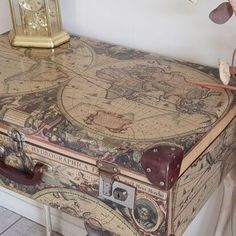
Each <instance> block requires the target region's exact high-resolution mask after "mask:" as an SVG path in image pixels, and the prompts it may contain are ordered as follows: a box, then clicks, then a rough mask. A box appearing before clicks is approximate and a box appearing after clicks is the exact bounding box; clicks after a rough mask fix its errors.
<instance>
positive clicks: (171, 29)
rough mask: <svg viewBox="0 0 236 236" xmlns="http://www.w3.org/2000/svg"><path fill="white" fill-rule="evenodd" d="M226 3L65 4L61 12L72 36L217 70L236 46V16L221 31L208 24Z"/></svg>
mask: <svg viewBox="0 0 236 236" xmlns="http://www.w3.org/2000/svg"><path fill="white" fill-rule="evenodd" d="M223 1H224V0H199V3H198V4H197V5H194V4H191V3H190V2H189V1H187V0H61V5H62V6H61V10H62V13H63V21H64V26H65V29H67V30H68V31H69V32H72V33H77V34H81V35H86V36H90V37H94V38H98V39H102V40H105V41H108V42H114V43H117V44H121V45H126V46H130V47H134V48H139V49H143V50H146V51H151V52H157V53H160V54H163V55H171V56H173V57H177V58H182V59H188V60H191V61H196V62H200V63H204V64H211V65H216V64H217V59H218V57H223V58H226V59H228V60H229V61H231V55H232V51H233V49H234V47H236V17H234V18H232V19H230V22H228V23H227V24H225V25H221V26H219V25H215V24H213V23H212V22H211V21H210V20H209V19H208V14H209V12H210V11H211V10H212V9H214V8H215V7H216V6H217V5H218V4H219V3H221V2H223Z"/></svg>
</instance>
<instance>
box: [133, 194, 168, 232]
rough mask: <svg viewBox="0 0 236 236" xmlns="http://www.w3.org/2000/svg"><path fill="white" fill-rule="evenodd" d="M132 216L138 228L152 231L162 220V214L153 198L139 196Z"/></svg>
mask: <svg viewBox="0 0 236 236" xmlns="http://www.w3.org/2000/svg"><path fill="white" fill-rule="evenodd" d="M133 218H134V220H135V223H136V224H137V225H138V226H139V227H140V228H142V229H144V230H145V231H147V232H154V231H156V230H157V229H158V227H159V226H160V224H161V223H162V222H163V219H164V214H163V212H162V211H161V209H160V208H159V206H158V205H157V203H156V202H154V200H151V199H147V198H145V196H140V197H138V198H137V200H136V203H135V206H134V210H133Z"/></svg>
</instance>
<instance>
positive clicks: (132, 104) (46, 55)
mask: <svg viewBox="0 0 236 236" xmlns="http://www.w3.org/2000/svg"><path fill="white" fill-rule="evenodd" d="M215 77H216V76H215V70H212V69H210V68H207V67H202V66H199V65H195V64H190V63H184V62H180V61H176V60H173V59H169V58H164V57H160V56H157V55H151V54H149V53H145V52H140V51H137V50H132V49H127V48H123V47H119V46H114V45H111V44H106V43H101V42H98V41H94V40H90V39H87V38H80V37H72V38H71V41H70V43H67V44H64V45H62V46H61V47H59V48H56V49H53V50H48V49H47V50H45V49H24V48H12V47H11V46H10V45H9V43H8V38H7V36H6V35H3V36H0V120H1V122H0V123H1V124H0V126H4V125H5V127H7V128H8V129H10V128H11V127H16V128H17V130H21V131H22V132H23V133H24V134H26V136H29V137H32V140H37V142H38V143H39V142H40V141H41V144H45V145H47V150H46V148H45V147H44V145H41V146H40V145H38V143H37V145H35V146H32V145H31V144H29V143H26V144H25V145H24V151H25V152H26V155H28V156H29V157H30V158H31V159H32V160H34V161H36V160H38V161H42V159H43V158H44V159H43V161H44V162H46V164H47V165H48V166H49V167H52V168H49V169H48V170H47V171H46V172H45V173H44V175H43V179H42V182H41V183H40V184H38V185H36V186H28V187H27V186H24V185H20V184H17V183H16V182H14V181H11V180H9V179H7V178H5V177H1V180H0V184H1V185H3V186H6V187H9V188H11V189H12V190H14V191H18V192H20V193H21V194H25V195H26V196H28V197H31V198H33V199H35V200H37V201H40V202H42V203H44V204H48V205H50V206H52V207H55V208H59V209H60V210H62V211H65V212H67V213H69V214H71V215H73V216H76V217H77V218H80V219H83V220H85V222H86V223H85V227H86V230H87V231H88V235H89V236H94V235H107V236H116V235H120V236H123V235H127V236H128V235H130V236H134V235H135V236H136V235H137V236H140V235H141V236H154V235H155V236H164V235H166V234H167V228H168V227H169V225H168V224H170V222H168V220H169V215H170V209H169V206H168V203H169V202H168V201H169V194H168V193H167V192H163V191H159V190H158V189H157V188H155V186H152V185H150V184H148V183H142V182H140V181H139V180H137V179H132V173H133V172H136V173H138V175H140V173H142V172H143V169H142V167H141V164H140V159H141V157H142V152H143V150H145V149H147V148H149V147H151V146H153V145H155V144H158V143H163V142H164V143H166V142H167V143H171V144H177V145H180V146H182V147H183V149H184V151H185V153H187V152H188V151H189V150H190V149H191V148H192V147H194V146H195V145H197V142H198V141H199V140H200V139H201V138H202V137H203V136H204V135H205V134H206V133H207V132H208V131H209V130H211V128H212V127H213V126H214V125H215V124H216V123H217V122H218V121H219V120H220V119H221V118H222V117H223V116H224V115H225V114H226V113H227V112H228V111H229V110H230V108H231V105H232V103H233V96H232V94H231V93H230V92H227V91H225V90H222V89H219V90H211V89H208V88H204V87H198V86H196V85H193V84H192V83H191V82H194V81H197V82H212V83H218V82H219V81H217V79H215ZM228 130H230V131H227V132H228V133H229V135H228V136H229V137H230V138H228V139H229V140H230V141H229V142H227V143H230V142H231V137H232V135H231V134H232V132H231V131H232V130H233V129H231V128H230V129H228ZM226 136H227V135H225V136H223V134H222V135H221V136H220V140H222V139H224V137H226ZM228 136H227V137H228ZM0 140H1V142H3V141H4V140H5V141H6V142H7V141H8V140H7V137H6V135H5V136H4V134H2V133H1V134H0ZM218 144H219V143H218V141H216V143H215V145H214V147H213V148H212V149H211V150H210V151H211V152H213V151H214V149H215V150H218V149H217V148H215V147H221V146H220V145H218ZM55 147H57V150H58V149H59V150H60V153H58V152H56V151H55V150H54V148H55ZM230 147H231V146H230ZM230 147H229V149H230ZM223 149H224V146H222V150H223ZM227 150H228V149H227ZM65 151H67V153H68V152H71V153H73V155H74V156H75V153H78V154H84V155H83V156H82V157H83V159H82V160H80V159H79V158H77V159H76V158H74V156H73V158H71V156H69V155H67V156H66V155H64V153H63V152H65ZM218 151H219V150H218ZM219 153H220V151H219V152H217V153H216V154H217V155H215V156H216V157H217V156H218V154H219ZM63 155H64V156H63ZM204 155H205V154H204ZM206 155H208V154H206ZM209 155H210V154H209ZM219 155H220V154H219ZM42 157H43V158H42ZM30 158H29V159H30ZM86 158H87V159H86ZM88 159H93V160H94V159H95V160H106V161H109V162H112V163H115V164H118V165H119V166H120V167H123V168H126V170H128V172H129V173H130V176H131V178H128V177H127V176H120V181H121V182H123V183H126V184H127V185H130V186H133V187H134V188H135V189H136V199H135V205H134V209H128V208H126V207H122V206H120V205H119V204H115V203H113V202H109V201H107V200H105V199H102V198H100V197H98V189H99V173H98V170H97V169H96V168H95V167H94V166H92V165H90V164H91V163H90V162H87V160H88ZM205 159H206V161H205ZM221 159H222V163H223V157H222V158H221ZM221 159H220V158H219V160H221ZM217 160H218V159H217ZM4 161H5V162H7V163H6V164H9V165H11V166H13V167H17V168H18V167H19V166H20V165H21V164H22V163H19V162H20V161H19V158H18V157H16V156H15V155H12V156H8V157H7V158H5V160H4ZM208 162H210V164H211V165H212V166H213V167H212V168H211V170H214V173H215V169H217V167H218V161H216V160H215V159H214V160H212V158H211V157H208V156H206V158H205V156H204V157H202V158H201V159H199V160H198V161H197V162H196V163H194V164H192V166H191V168H190V169H189V170H188V171H190V172H191V170H194V171H195V169H196V168H200V170H202V171H204V170H205V169H207V170H208V164H209V163H208ZM88 163H90V164H88ZM198 163H199V164H198ZM215 163H216V164H215ZM198 165H200V167H199V166H198ZM215 166H216V167H215ZM20 167H21V166H20ZM225 169H227V168H224V171H225ZM228 169H229V168H228ZM194 171H193V172H194ZM225 172H226V171H225ZM201 173H202V175H201ZM205 173H208V172H207V171H206V172H204V173H203V172H199V174H196V173H195V174H196V175H195V174H194V173H193V175H191V174H189V173H188V172H186V173H185V175H183V176H182V177H181V178H180V180H179V182H178V183H177V185H176V189H175V192H173V194H174V197H173V200H174V202H173V205H174V208H175V209H174V211H173V212H171V213H172V214H173V217H172V222H171V223H172V228H173V230H172V231H173V232H175V233H176V234H177V235H179V234H180V233H181V232H182V231H183V228H184V227H185V226H186V225H187V224H188V223H189V222H190V220H191V219H190V218H191V217H190V216H191V214H192V213H191V212H190V211H192V208H191V207H189V205H191V202H194V201H198V202H197V203H196V204H198V205H199V206H200V205H201V204H202V203H203V202H204V201H205V196H206V195H207V194H208V192H209V191H208V189H207V188H206V189H205V192H206V194H205V195H204V199H202V198H200V197H199V198H194V197H193V198H190V197H189V198H188V197H186V196H188V194H189V196H192V195H191V194H192V192H193V193H195V192H197V193H198V190H199V188H202V185H199V186H200V187H199V188H196V190H195V191H194V190H192V187H193V186H192V187H191V186H190V184H189V182H192V183H193V185H195V184H196V182H197V180H198V179H204V180H205V179H206V178H207V176H208V175H207V174H205ZM188 174H189V175H188ZM210 174H211V173H210ZM210 174H209V176H210ZM220 174H221V172H220ZM216 175H219V172H217V173H216ZM212 176H213V175H212ZM199 181H200V180H199ZM216 182H217V183H218V178H217V181H216ZM214 183H215V182H214ZM184 197H186V199H185V200H184V202H182V201H183V199H184ZM189 199H190V200H191V201H190V200H189ZM199 199H200V200H199ZM168 209H169V210H168ZM197 210H198V209H194V212H197ZM114 229H116V230H115V232H114Z"/></svg>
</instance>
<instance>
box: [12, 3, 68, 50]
mask: <svg viewBox="0 0 236 236" xmlns="http://www.w3.org/2000/svg"><path fill="white" fill-rule="evenodd" d="M9 2H10V8H11V15H12V22H13V30H12V31H11V32H10V41H11V43H12V44H13V45H14V46H23V47H43V48H53V47H56V46H58V45H60V44H62V43H64V42H66V41H68V40H69V35H68V34H67V33H65V32H64V31H63V29H62V23H61V16H60V7H59V2H58V0H9Z"/></svg>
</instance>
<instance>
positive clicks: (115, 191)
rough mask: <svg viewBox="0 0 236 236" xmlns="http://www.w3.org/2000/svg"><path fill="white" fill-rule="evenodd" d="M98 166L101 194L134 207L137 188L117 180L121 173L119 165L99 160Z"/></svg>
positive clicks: (121, 203)
mask: <svg viewBox="0 0 236 236" xmlns="http://www.w3.org/2000/svg"><path fill="white" fill-rule="evenodd" d="M97 167H98V169H99V174H100V181H99V196H100V197H103V198H105V199H108V200H110V201H112V202H115V203H118V204H120V205H123V206H126V207H128V208H131V209H133V207H134V199H135V188H134V187H131V186H129V185H127V184H124V183H121V182H119V181H118V180H117V179H118V175H119V174H120V171H119V168H118V166H117V165H115V164H112V163H109V162H105V161H97Z"/></svg>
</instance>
